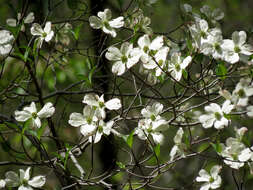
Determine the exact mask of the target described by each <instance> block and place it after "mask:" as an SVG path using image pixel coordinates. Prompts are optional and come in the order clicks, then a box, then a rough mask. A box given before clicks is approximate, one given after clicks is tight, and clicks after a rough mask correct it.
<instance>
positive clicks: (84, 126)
mask: <svg viewBox="0 0 253 190" xmlns="http://www.w3.org/2000/svg"><path fill="white" fill-rule="evenodd" d="M97 121H98V118H97V116H96V115H95V110H94V109H93V108H92V106H89V105H86V106H85V107H84V108H83V113H82V114H81V113H76V112H74V113H71V114H70V117H69V121H68V123H69V124H70V125H71V126H73V127H80V132H81V133H82V135H83V136H85V137H89V136H91V135H94V134H95V132H96V130H97Z"/></svg>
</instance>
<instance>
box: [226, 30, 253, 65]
mask: <svg viewBox="0 0 253 190" xmlns="http://www.w3.org/2000/svg"><path fill="white" fill-rule="evenodd" d="M246 38H247V34H246V32H244V31H240V32H238V31H235V32H233V34H232V40H229V39H227V40H224V43H223V45H222V46H223V49H225V50H226V51H227V53H226V56H225V60H226V61H227V62H229V63H232V64H233V63H236V62H238V61H239V59H240V57H239V54H244V55H252V53H253V48H252V46H250V45H248V44H246Z"/></svg>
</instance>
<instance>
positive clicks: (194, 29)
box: [189, 19, 209, 48]
mask: <svg viewBox="0 0 253 190" xmlns="http://www.w3.org/2000/svg"><path fill="white" fill-rule="evenodd" d="M208 29H209V26H208V23H207V21H206V20H204V19H199V20H196V21H195V23H194V24H193V25H190V26H189V30H190V32H191V36H192V38H193V40H194V41H195V45H196V47H197V48H200V47H201V44H202V43H203V42H204V41H205V40H207V36H208V35H209V30H208Z"/></svg>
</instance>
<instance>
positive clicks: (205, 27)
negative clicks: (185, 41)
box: [199, 19, 208, 32]
mask: <svg viewBox="0 0 253 190" xmlns="http://www.w3.org/2000/svg"><path fill="white" fill-rule="evenodd" d="M199 26H200V29H201V31H203V32H206V31H207V30H208V23H207V22H206V20H204V19H202V20H200V21H199Z"/></svg>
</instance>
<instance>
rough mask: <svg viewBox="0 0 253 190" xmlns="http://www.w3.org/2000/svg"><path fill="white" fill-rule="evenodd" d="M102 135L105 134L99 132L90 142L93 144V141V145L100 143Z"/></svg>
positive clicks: (90, 138) (91, 137)
mask: <svg viewBox="0 0 253 190" xmlns="http://www.w3.org/2000/svg"><path fill="white" fill-rule="evenodd" d="M102 135H103V133H100V132H98V131H97V132H96V134H95V135H93V136H90V137H89V142H90V143H92V139H93V143H98V142H99V141H100V139H101V137H102Z"/></svg>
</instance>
